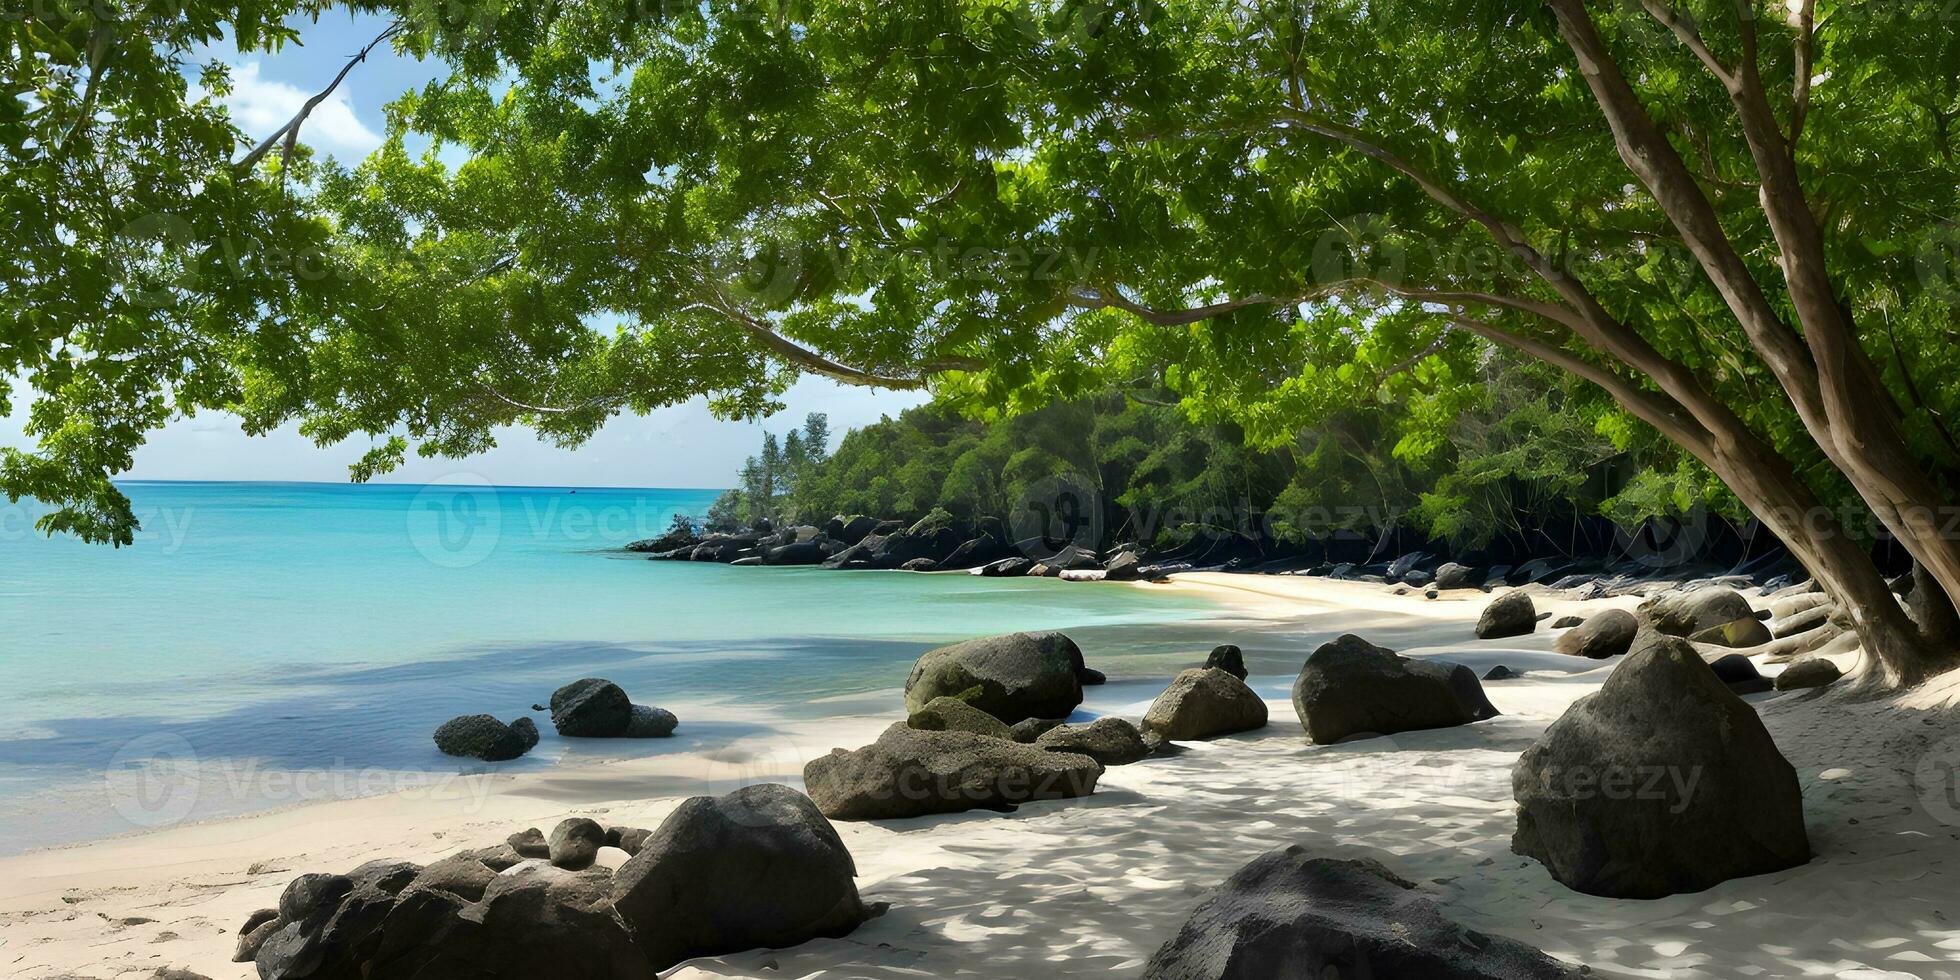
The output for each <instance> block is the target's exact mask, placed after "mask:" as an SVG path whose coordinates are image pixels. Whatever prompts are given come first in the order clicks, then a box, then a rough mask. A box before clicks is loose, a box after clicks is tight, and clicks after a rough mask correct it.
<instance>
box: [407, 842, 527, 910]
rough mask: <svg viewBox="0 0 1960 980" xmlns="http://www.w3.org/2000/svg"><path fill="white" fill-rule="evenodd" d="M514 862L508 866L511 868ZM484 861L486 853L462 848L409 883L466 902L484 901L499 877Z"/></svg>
mask: <svg viewBox="0 0 1960 980" xmlns="http://www.w3.org/2000/svg"><path fill="white" fill-rule="evenodd" d="M511 866H514V864H513V865H507V866H506V867H511ZM499 870H502V869H492V868H491V866H490V865H489V864H486V863H484V859H483V856H482V855H481V854H480V853H479V852H476V851H459V852H457V853H455V854H451V855H450V856H448V857H446V858H443V859H442V860H440V861H437V862H435V863H433V864H431V865H429V866H428V867H426V868H423V869H422V872H421V873H420V874H418V875H416V876H415V880H414V881H411V882H409V883H408V887H409V889H416V888H423V889H434V890H436V891H441V892H448V893H449V894H451V895H454V896H456V897H457V898H460V899H462V900H463V901H465V902H479V901H482V900H483V893H484V891H485V890H487V889H488V888H489V887H490V883H491V882H493V881H495V880H497V872H498V871H499Z"/></svg>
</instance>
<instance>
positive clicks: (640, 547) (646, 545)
mask: <svg viewBox="0 0 1960 980" xmlns="http://www.w3.org/2000/svg"><path fill="white" fill-rule="evenodd" d="M700 543H701V536H700V535H699V534H696V533H695V532H694V528H693V527H685V528H682V527H676V528H675V529H673V530H671V531H668V532H667V533H666V534H663V535H661V536H659V537H657V538H646V539H643V540H640V541H635V542H633V543H632V544H629V545H627V546H626V550H627V551H634V552H666V551H675V550H678V549H681V548H692V547H695V546H697V545H699V544H700Z"/></svg>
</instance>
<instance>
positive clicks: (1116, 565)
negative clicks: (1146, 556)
mask: <svg viewBox="0 0 1960 980" xmlns="http://www.w3.org/2000/svg"><path fill="white" fill-rule="evenodd" d="M1142 569H1143V559H1142V558H1140V557H1138V556H1137V553H1136V552H1134V551H1125V552H1121V553H1119V554H1117V556H1116V557H1114V558H1111V559H1110V560H1109V561H1108V563H1106V564H1104V565H1103V579H1104V581H1109V582H1134V581H1136V580H1137V579H1139V578H1142V577H1143V576H1142Z"/></svg>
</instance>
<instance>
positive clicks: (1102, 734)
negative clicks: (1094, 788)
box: [1034, 718, 1151, 766]
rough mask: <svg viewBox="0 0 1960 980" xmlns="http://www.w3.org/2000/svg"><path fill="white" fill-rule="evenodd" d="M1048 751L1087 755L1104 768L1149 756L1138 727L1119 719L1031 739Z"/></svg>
mask: <svg viewBox="0 0 1960 980" xmlns="http://www.w3.org/2000/svg"><path fill="white" fill-rule="evenodd" d="M1034 744H1035V746H1036V747H1038V748H1041V749H1045V750H1047V751H1049V752H1073V753H1075V754H1077V755H1086V756H1088V757H1089V758H1091V759H1094V760H1096V761H1097V762H1100V763H1102V764H1103V765H1105V766H1127V765H1129V764H1130V763H1132V762H1137V761H1139V760H1142V759H1144V758H1146V757H1148V756H1149V755H1150V752H1151V749H1150V746H1148V745H1145V744H1144V742H1143V733H1142V732H1140V731H1138V730H1137V726H1135V725H1132V724H1130V723H1129V722H1128V721H1126V720H1124V719H1122V718H1098V719H1096V720H1095V721H1092V722H1089V723H1088V724H1086V725H1059V726H1057V727H1055V728H1051V729H1049V730H1048V731H1047V732H1045V733H1043V734H1042V736H1041V737H1040V738H1037V739H1035V740H1034Z"/></svg>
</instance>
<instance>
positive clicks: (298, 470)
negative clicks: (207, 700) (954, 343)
mask: <svg viewBox="0 0 1960 980" xmlns="http://www.w3.org/2000/svg"><path fill="white" fill-rule="evenodd" d="M298 26H299V27H300V29H301V41H302V43H301V44H300V45H297V46H289V47H287V48H286V49H284V50H282V51H279V52H277V53H273V54H264V53H260V54H253V55H247V56H240V55H238V54H237V53H236V52H235V51H232V50H229V49H213V50H212V51H210V52H209V56H210V57H214V58H218V59H221V60H223V61H226V62H228V63H230V64H231V65H232V80H233V83H234V87H235V91H234V92H233V94H232V96H231V98H229V99H228V100H227V103H228V105H229V107H230V109H231V113H232V118H233V120H234V121H236V122H237V124H238V126H239V128H240V129H242V130H244V131H245V133H246V134H247V135H248V136H250V137H252V138H253V139H255V140H256V139H257V138H260V137H262V136H264V135H265V134H269V133H271V132H273V131H274V130H276V129H278V128H279V127H280V126H281V125H284V124H285V122H286V120H288V119H290V118H292V116H293V115H294V114H295V113H296V112H297V111H298V110H299V107H300V105H301V103H303V102H305V101H306V99H308V98H310V97H311V96H312V95H313V93H315V92H317V91H319V90H320V89H323V88H325V87H326V85H327V83H328V82H330V81H332V79H333V76H334V74H335V73H336V72H338V71H339V70H340V69H341V67H342V66H343V65H345V64H346V62H347V59H348V58H349V57H351V56H352V55H353V54H355V53H356V52H358V51H359V50H360V49H361V48H362V47H364V46H365V45H366V44H367V43H368V42H369V41H370V40H372V39H373V38H374V36H375V35H376V34H379V33H380V32H381V30H382V28H383V27H385V26H386V22H385V21H383V20H381V19H379V18H376V17H373V16H365V15H364V16H351V15H349V14H348V13H346V12H345V11H336V12H333V13H331V14H329V15H327V16H326V17H324V18H323V19H321V20H320V21H319V22H318V23H313V22H302V23H300V24H299V25H298ZM442 74H443V66H442V65H441V64H439V63H435V62H426V63H425V62H418V61H416V60H414V59H413V58H406V57H401V56H397V55H396V54H395V53H394V52H393V51H391V50H389V49H388V48H387V47H386V46H383V47H381V48H379V49H377V50H376V51H375V52H374V54H372V55H370V56H369V58H368V60H367V61H366V62H365V63H363V64H361V65H360V66H358V67H356V68H355V69H354V70H353V72H352V73H350V74H349V75H348V77H347V80H346V81H344V82H342V83H341V85H340V88H339V89H338V90H336V91H335V93H334V95H333V96H332V97H331V98H330V99H329V100H328V101H326V102H323V103H322V104H321V105H320V106H319V108H317V109H315V110H314V111H313V115H312V117H311V118H310V119H309V120H308V121H307V124H306V126H305V128H304V129H303V131H302V134H303V139H304V140H305V141H306V142H307V143H309V144H311V145H312V146H313V147H314V148H315V149H316V150H318V151H320V152H322V153H326V154H331V155H332V156H334V157H337V158H339V159H342V160H354V159H358V158H360V157H362V156H365V155H366V154H367V153H368V152H369V151H371V150H373V149H374V148H375V147H376V146H379V145H380V143H381V134H382V131H383V130H384V128H385V121H384V119H383V115H382V107H383V106H384V105H386V104H387V103H388V102H389V101H391V100H393V99H394V98H395V97H397V96H399V95H401V94H402V93H403V92H405V91H408V90H410V89H414V88H419V87H421V86H422V85H423V84H425V83H427V82H429V81H430V80H432V79H435V78H438V77H440V76H441V75H442ZM16 392H17V395H16V398H15V401H16V403H17V404H18V405H19V406H20V410H19V413H18V414H17V415H16V416H14V417H9V418H5V419H0V445H7V446H19V447H22V448H28V447H30V446H31V445H32V441H31V440H30V439H28V438H27V437H26V436H25V435H24V434H22V432H21V416H23V415H24V414H25V401H26V398H25V396H26V394H27V393H26V392H25V391H24V390H21V389H20V388H19V386H16ZM786 401H787V402H788V404H789V409H788V411H787V412H785V413H784V414H782V415H779V416H777V417H775V418H773V419H770V420H768V421H766V422H763V423H760V424H757V423H736V422H724V421H720V420H717V419H715V418H714V417H712V416H711V415H710V414H709V413H708V409H707V406H706V404H705V403H704V402H702V401H701V400H699V399H696V400H694V401H692V402H689V403H686V404H683V405H676V406H674V407H672V408H667V409H662V410H660V411H657V412H654V413H653V414H651V415H648V416H645V417H638V416H624V417H621V418H618V419H615V420H614V421H613V422H612V424H611V425H609V426H607V427H606V429H605V430H604V431H603V432H601V433H600V434H599V435H598V436H597V437H596V438H594V439H593V440H592V441H591V442H589V443H587V444H586V445H585V446H583V447H580V448H579V449H576V450H562V449H557V448H554V447H552V446H549V445H546V444H544V443H542V442H540V441H538V440H537V439H536V438H534V437H532V436H531V435H530V434H529V433H527V432H524V431H522V430H509V431H506V432H503V433H501V434H500V435H499V436H498V446H497V448H496V449H495V450H493V451H491V452H489V453H485V454H482V455H479V456H472V457H469V458H467V459H460V460H422V459H415V458H411V460H410V462H409V465H408V466H407V467H405V468H404V469H402V470H401V471H398V472H397V473H395V474H394V475H392V476H390V477H389V479H390V480H394V481H400V482H411V483H426V482H430V481H434V480H440V479H444V478H447V477H451V476H456V475H463V474H468V475H472V476H476V477H481V478H483V479H486V480H489V481H490V482H492V483H498V484H504V485H543V486H663V487H724V486H728V485H730V484H731V483H733V482H734V477H735V472H736V469H737V468H738V467H739V466H740V465H741V463H742V460H743V459H744V458H745V457H747V456H748V455H750V454H751V453H753V452H755V451H756V449H757V448H758V444H759V443H760V441H761V438H762V437H761V432H762V430H763V429H764V428H767V429H770V430H772V431H776V432H783V431H786V430H788V429H789V428H791V427H793V426H794V425H796V424H797V423H798V422H800V421H801V419H802V418H803V414H804V413H805V412H825V413H827V414H829V416H830V424H831V431H832V432H835V433H837V434H839V435H842V433H843V432H844V431H845V430H847V429H850V428H854V427H857V426H861V425H865V424H867V423H870V422H875V421H877V420H878V419H879V418H880V417H881V416H884V415H897V414H898V413H899V412H900V411H902V410H903V409H905V408H908V407H910V406H912V405H916V404H920V403H921V402H923V401H925V398H924V396H923V395H921V394H919V393H916V392H889V391H870V390H866V389H859V388H850V387H846V386H843V385H838V384H835V383H832V382H829V381H826V380H823V379H818V378H806V379H805V380H803V381H801V382H799V383H798V384H797V385H796V387H795V388H793V389H791V391H790V393H789V396H788V397H787V399H786ZM366 448H367V447H366V444H365V443H361V444H358V445H356V444H351V443H348V444H342V445H340V446H335V447H330V448H326V449H321V448H317V447H315V446H314V445H313V444H312V443H311V442H309V441H308V440H306V439H305V438H303V437H301V436H300V435H299V433H298V432H296V431H292V430H290V429H287V430H281V431H279V432H275V433H272V434H271V435H268V436H265V437H262V438H251V437H247V436H246V435H245V434H244V433H243V432H241V431H239V428H238V424H237V422H236V420H234V419H231V418H229V417H225V416H219V415H209V416H200V417H198V418H195V419H185V420H178V421H175V422H172V423H171V424H170V425H169V426H167V427H166V428H165V429H163V430H162V431H161V432H158V433H156V434H155V435H153V436H152V437H151V439H150V442H149V444H148V445H147V446H146V447H144V449H143V450H142V451H141V452H139V453H138V454H137V456H136V465H135V467H134V469H132V470H131V471H130V472H129V473H128V474H125V475H126V476H127V477H129V478H131V479H148V480H316V481H339V480H345V479H346V478H347V464H349V463H351V462H353V461H354V460H355V459H356V458H358V457H359V456H360V454H361V453H362V452H363V451H364V450H365V449H366Z"/></svg>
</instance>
